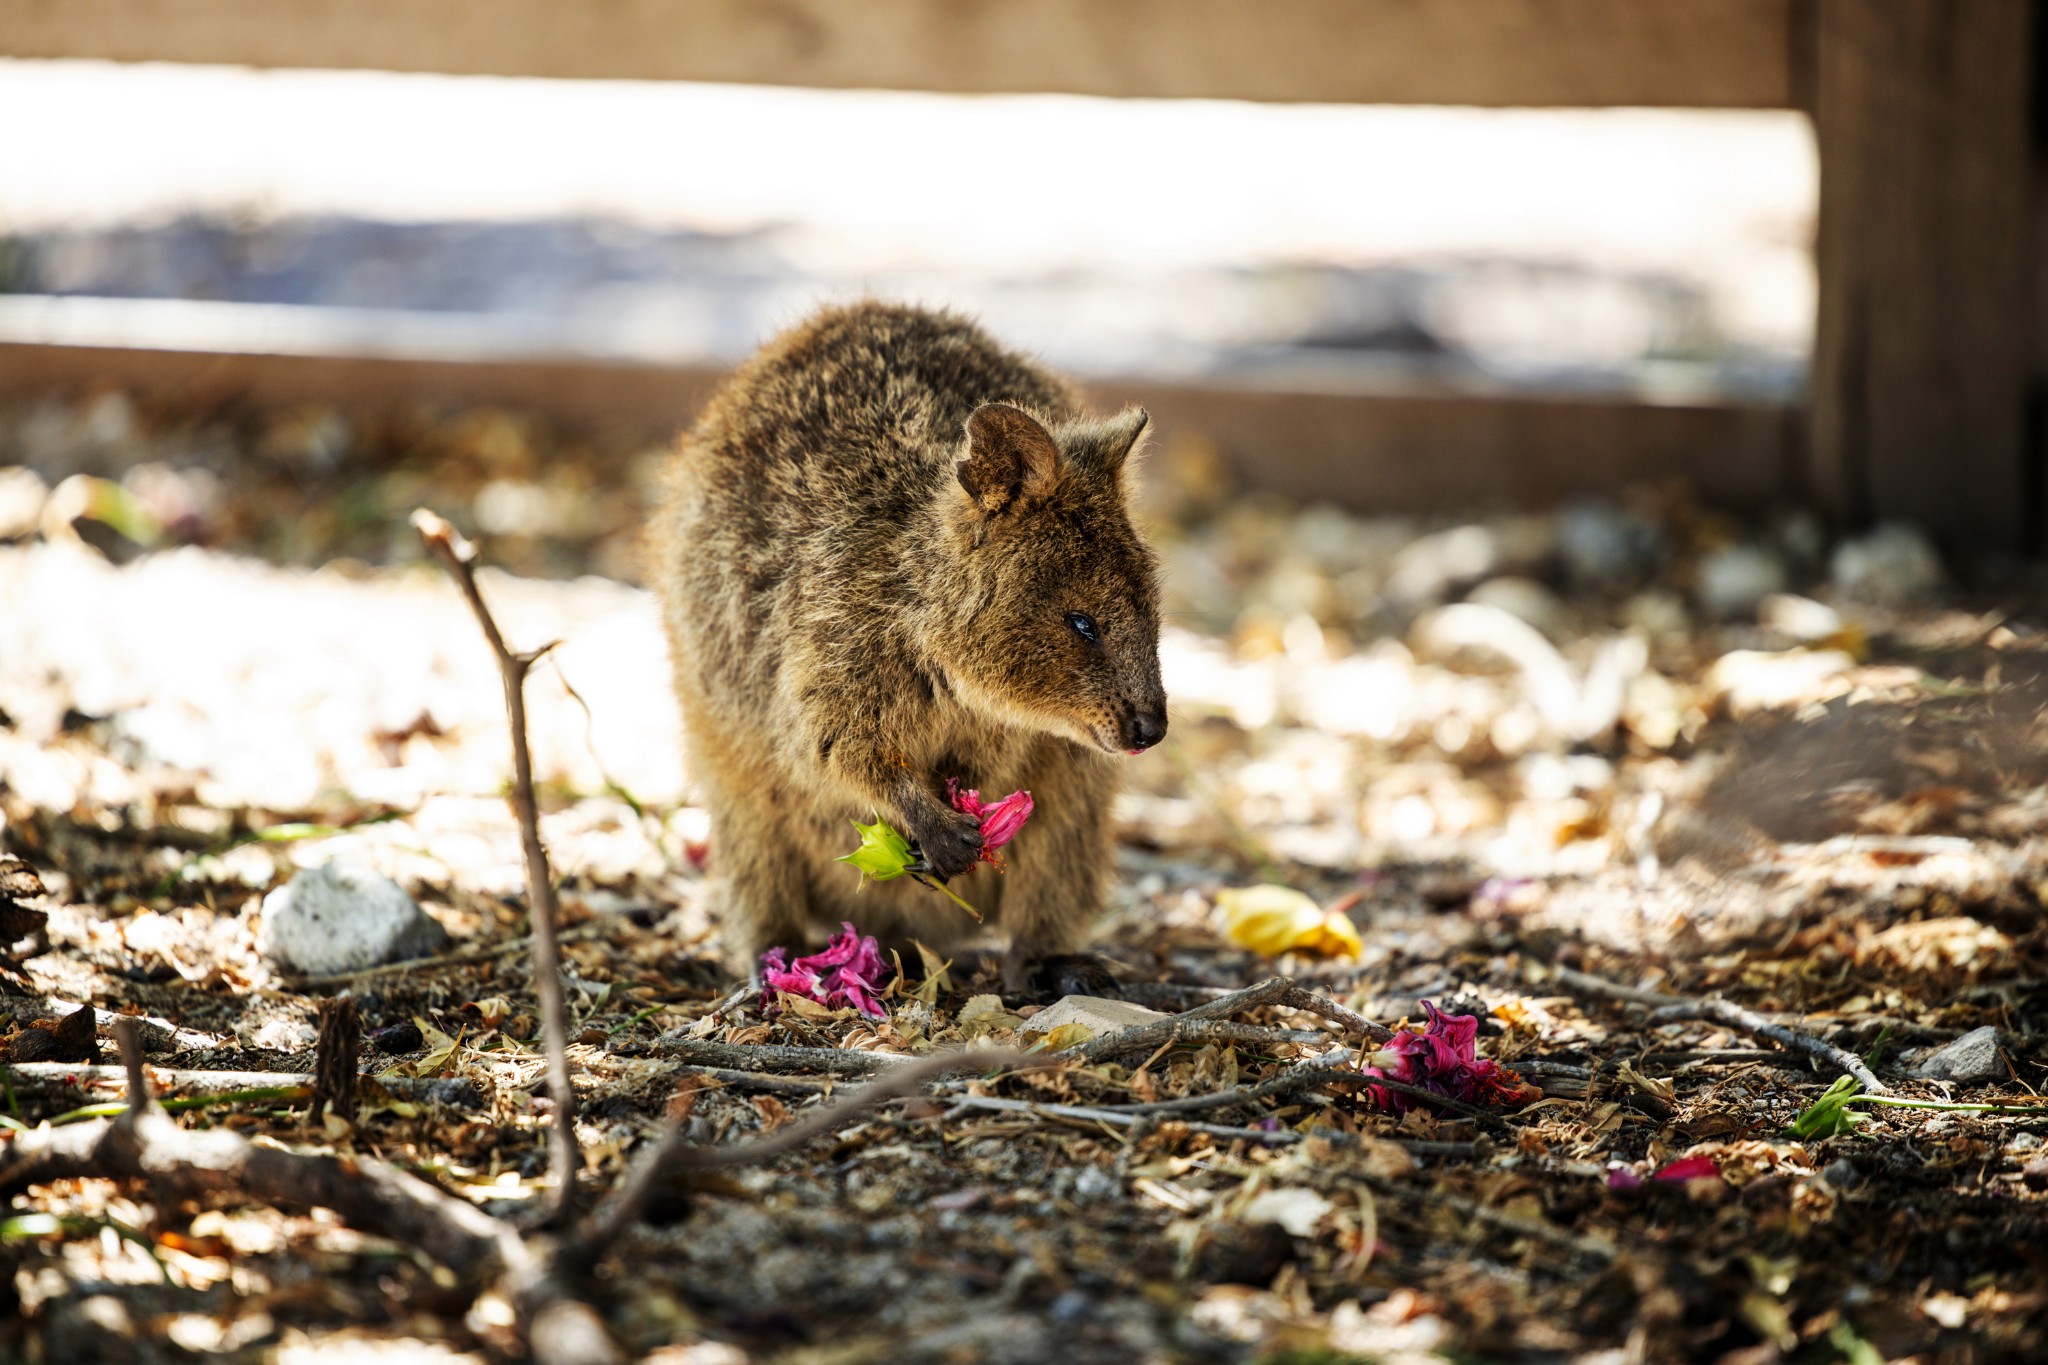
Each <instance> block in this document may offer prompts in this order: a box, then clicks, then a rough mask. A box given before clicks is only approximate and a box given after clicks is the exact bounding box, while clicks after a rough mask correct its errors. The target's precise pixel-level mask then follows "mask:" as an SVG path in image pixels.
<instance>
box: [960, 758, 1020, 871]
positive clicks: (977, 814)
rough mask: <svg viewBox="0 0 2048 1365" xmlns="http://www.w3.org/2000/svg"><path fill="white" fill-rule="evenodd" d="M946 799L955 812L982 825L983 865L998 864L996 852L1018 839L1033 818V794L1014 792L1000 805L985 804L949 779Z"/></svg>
mask: <svg viewBox="0 0 2048 1365" xmlns="http://www.w3.org/2000/svg"><path fill="white" fill-rule="evenodd" d="M946 795H947V796H949V797H951V798H952V801H953V809H954V810H957V811H959V812H960V813H961V814H962V815H971V816H973V817H974V818H975V819H977V820H979V821H981V856H982V860H983V861H984V862H989V863H997V864H998V865H999V866H1000V863H999V862H998V860H997V858H996V856H995V855H996V850H997V849H999V848H1001V847H1002V846H1003V845H1004V844H1007V843H1009V842H1010V840H1012V839H1014V838H1016V837H1017V831H1018V830H1020V829H1022V828H1024V822H1025V821H1026V820H1029V819H1030V818H1031V812H1032V810H1033V808H1034V805H1033V802H1032V800H1031V793H1030V792H1026V791H1015V792H1011V793H1010V794H1009V795H1008V796H1006V797H1004V798H1003V799H1002V800H1000V801H984V800H982V799H981V793H980V792H978V791H975V790H973V789H972V788H968V789H965V790H963V789H962V788H961V786H960V779H959V778H957V777H949V778H947V779H946Z"/></svg>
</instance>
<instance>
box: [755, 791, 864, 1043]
mask: <svg viewBox="0 0 2048 1365" xmlns="http://www.w3.org/2000/svg"><path fill="white" fill-rule="evenodd" d="M884 828H887V826H884ZM884 970H885V969H884V967H883V965H882V947H881V945H880V944H879V943H877V942H875V940H874V938H873V937H872V936H870V935H864V934H862V933H861V932H860V931H859V930H857V929H855V928H854V927H853V926H852V925H851V924H846V923H843V922H842V923H841V924H840V926H839V932H838V933H837V934H834V935H833V936H832V941H831V942H830V943H828V944H826V945H825V948H824V950H823V951H822V952H816V953H812V954H811V955H810V956H809V957H800V958H798V959H797V960H796V961H794V962H791V961H789V950H788V949H787V948H770V949H769V950H768V951H767V952H765V953H763V954H761V980H762V982H763V983H765V984H766V985H767V987H768V988H769V989H770V990H775V991H787V992H788V993H789V994H791V995H801V996H804V997H805V998H807V999H811V1000H815V1001H817V1002H818V1003H819V1004H821V1005H825V1006H827V1007H829V1008H832V1009H841V1008H851V1009H857V1010H859V1011H860V1012H861V1013H862V1014H865V1015H868V1016H869V1017H871V1018H875V1019H884V1018H887V1017H888V1013H889V1012H888V1011H887V1010H885V1009H883V1008H882V1002H881V1000H880V998H879V996H880V993H881V988H882V972H883V971H884Z"/></svg>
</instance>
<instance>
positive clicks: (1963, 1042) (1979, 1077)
mask: <svg viewBox="0 0 2048 1365" xmlns="http://www.w3.org/2000/svg"><path fill="white" fill-rule="evenodd" d="M1998 1048H1999V1037H1998V1030H1997V1029H1996V1028H1993V1027H1992V1026H1991V1025H1989V1024H1986V1025H1985V1026H1984V1027H1983V1028H1979V1029H1972V1030H1970V1031H1969V1032H1968V1033H1965V1034H1964V1035H1963V1036H1962V1037H1960V1038H1958V1039H1956V1040H1955V1041H1954V1042H1953V1043H1950V1044H1949V1045H1948V1046H1946V1047H1942V1048H1937V1049H1936V1050H1935V1051H1933V1052H1931V1053H1929V1054H1927V1055H1926V1056H1924V1057H1922V1058H1921V1059H1920V1060H1919V1062H1918V1063H1917V1064H1916V1065H1915V1066H1914V1067H1913V1069H1912V1071H1911V1072H1909V1073H1908V1074H1910V1075H1912V1076H1914V1077H1916V1078H1918V1079H1920V1080H1923V1081H1957V1082H1962V1083H1968V1082H1971V1081H1984V1080H1989V1079H1991V1078H1992V1077H1993V1076H2000V1075H2003V1074H2004V1073H2005V1062H2004V1060H2003V1059H2002V1058H2001V1057H2000V1056H1999V1054H1998Z"/></svg>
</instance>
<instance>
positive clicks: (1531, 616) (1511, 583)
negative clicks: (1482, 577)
mask: <svg viewBox="0 0 2048 1365" xmlns="http://www.w3.org/2000/svg"><path fill="white" fill-rule="evenodd" d="M1465 600H1466V601H1468V602H1477V603H1479V604H1480V605H1482V606H1488V607H1498V608H1500V610H1502V611H1504V612H1506V613H1507V614H1508V615H1510V616H1514V617H1519V618H1520V619H1521V620H1523V621H1526V622H1528V623H1529V624H1530V625H1532V626H1534V627H1536V629H1538V630H1540V631H1542V632H1543V633H1544V634H1545V635H1548V636H1551V637H1552V638H1555V637H1557V636H1559V635H1562V634H1563V633H1564V627H1565V609H1564V603H1563V602H1561V601H1559V600H1558V596H1557V594H1556V593H1554V592H1552V591H1551V590H1550V589H1548V588H1546V587H1544V586H1543V585H1542V584H1541V583H1538V582H1537V581H1536V580H1534V579H1533V578H1522V577H1520V576H1519V575H1515V574H1509V575H1506V576H1504V577H1501V578H1489V579H1487V580H1486V581H1485V582H1484V583H1481V584H1480V585H1479V586H1478V587H1476V588H1474V589H1473V590H1472V591H1471V592H1469V593H1467V594H1465Z"/></svg>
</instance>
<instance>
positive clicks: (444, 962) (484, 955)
mask: <svg viewBox="0 0 2048 1365" xmlns="http://www.w3.org/2000/svg"><path fill="white" fill-rule="evenodd" d="M610 928H611V926H609V925H606V924H579V925H576V926H575V927H574V928H571V929H563V930H561V931H559V932H558V933H557V934H556V935H555V941H556V942H557V943H574V942H578V941H580V940H582V939H586V938H598V937H600V936H602V935H603V934H605V933H608V932H609V931H610ZM532 947H533V935H531V934H528V935H526V936H524V937H522V938H508V939H506V940H505V941H504V942H503V943H497V944H493V945H492V946H490V947H488V948H472V949H470V950H468V951H467V952H460V953H444V954H442V955H441V956H440V957H415V958H411V959H408V960H407V961H404V962H386V963H384V964H382V965H381V966H376V967H365V968H363V969H362V970H361V971H356V972H336V973H334V974H333V975H331V976H300V977H289V978H286V985H287V986H288V987H289V989H288V990H284V991H279V992H276V993H277V994H280V995H304V994H306V993H307V992H309V991H323V990H330V989H332V988H334V987H336V986H351V985H354V984H356V983H357V982H361V981H373V980H376V979H378V978H381V977H386V976H404V975H406V974H407V973H409V972H438V971H440V970H441V969H442V968H444V967H473V966H475V965H476V964H477V963H479V962H493V961H496V960H497V959H498V958H501V957H503V956H505V955H506V954H507V953H523V952H526V951H528V950H529V949H531V948H532Z"/></svg>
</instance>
